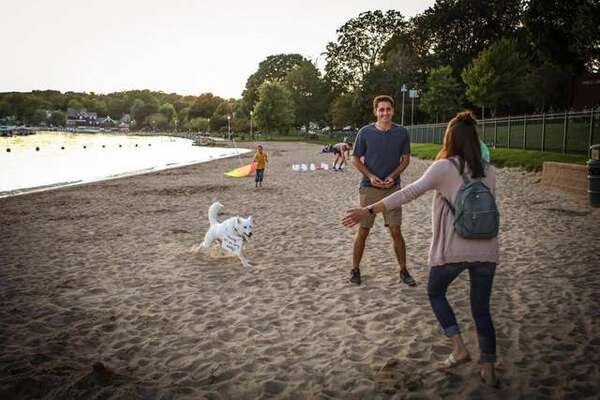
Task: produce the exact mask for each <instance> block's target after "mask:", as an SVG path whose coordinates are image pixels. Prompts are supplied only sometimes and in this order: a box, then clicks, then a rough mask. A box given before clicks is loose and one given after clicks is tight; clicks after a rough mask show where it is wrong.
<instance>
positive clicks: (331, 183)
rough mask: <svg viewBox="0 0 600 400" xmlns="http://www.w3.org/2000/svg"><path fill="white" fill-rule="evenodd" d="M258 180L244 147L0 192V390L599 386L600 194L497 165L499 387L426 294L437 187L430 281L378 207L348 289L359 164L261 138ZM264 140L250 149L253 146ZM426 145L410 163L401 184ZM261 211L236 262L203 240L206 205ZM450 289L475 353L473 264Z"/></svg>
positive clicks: (124, 393)
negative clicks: (409, 281)
mask: <svg viewBox="0 0 600 400" xmlns="http://www.w3.org/2000/svg"><path fill="white" fill-rule="evenodd" d="M265 149H266V151H267V152H268V153H269V158H270V161H271V163H270V166H269V170H268V171H267V175H266V176H265V183H264V187H263V188H262V189H255V188H254V182H253V180H252V179H251V178H242V179H235V178H227V177H225V176H224V175H223V173H224V172H225V171H228V170H230V169H233V168H235V167H237V166H239V161H238V160H237V159H236V158H233V159H223V160H217V161H213V162H210V163H205V164H198V165H193V166H188V167H183V168H177V169H172V170H168V171H162V172H157V173H152V174H147V175H142V176H136V177H128V178H123V179H117V180H112V181H106V182H99V183H93V184H88V185H83V186H77V187H71V188H64V189H60V190H53V191H48V192H42V193H35V194H29V195H24V196H17V197H11V198H3V199H0V207H1V209H2V212H1V214H0V215H1V216H0V226H1V232H0V399H263V398H264V399H267V398H276V399H478V398H485V399H488V398H490V399H597V398H600V306H599V305H598V299H599V298H600V224H599V221H600V209H593V208H590V207H589V205H588V202H587V198H585V197H577V196H575V195H571V194H566V193H562V192H559V191H554V190H549V189H546V188H545V187H543V186H541V184H540V175H539V174H535V173H527V172H524V171H522V170H519V169H499V170H498V187H497V192H498V201H499V206H500V212H501V218H502V219H501V262H500V264H499V267H498V271H497V275H496V278H495V288H494V292H493V294H492V315H493V317H494V322H495V325H496V332H497V336H498V357H499V363H498V371H499V376H500V379H501V383H502V386H501V388H500V389H492V388H489V387H486V386H485V385H483V384H482V383H481V382H480V380H479V377H478V375H477V372H478V366H477V363H476V362H473V363H471V364H468V365H465V366H462V367H459V368H458V369H457V370H456V371H453V372H452V373H450V374H447V373H443V372H440V371H437V370H436V366H437V364H438V363H439V362H440V361H441V360H443V359H444V358H445V357H446V356H447V354H448V353H449V352H450V345H449V341H448V340H447V339H446V338H445V337H444V336H443V335H442V334H441V332H440V327H439V325H438V323H437V321H436V319H435V317H434V315H433V313H432V311H431V308H430V306H429V301H428V298H427V293H426V286H427V285H426V283H427V276H428V268H427V267H426V260H427V251H428V248H429V241H430V234H431V225H430V224H431V217H430V214H431V198H432V193H429V194H427V195H425V196H423V197H422V198H420V199H418V200H417V201H415V202H413V203H411V204H410V205H408V206H406V207H405V208H404V220H403V232H404V236H405V239H406V243H407V251H408V261H409V269H410V270H411V272H412V273H413V276H414V277H415V279H416V280H417V282H418V286H417V287H416V288H409V287H408V286H406V285H403V284H401V283H399V281H398V277H397V275H398V273H397V263H396V261H395V259H394V256H393V250H392V248H391V240H390V239H389V234H388V233H387V231H386V230H385V229H384V227H383V223H382V221H381V219H379V220H378V221H377V223H376V225H375V227H374V229H373V231H372V233H371V235H370V237H369V239H368V242H367V248H366V251H365V256H364V258H363V264H362V271H363V278H364V283H363V285H362V286H360V287H356V286H351V285H350V284H349V283H348V282H347V279H348V277H349V270H350V267H351V251H352V237H353V233H354V230H353V229H346V228H343V227H342V225H341V223H340V220H341V218H342V216H343V214H344V211H345V210H346V209H347V208H349V207H351V206H354V205H356V204H357V202H358V190H357V187H358V181H359V174H358V172H357V171H356V170H354V169H353V168H351V167H350V168H348V169H347V170H346V171H344V172H333V171H314V172H305V173H298V172H293V171H292V170H291V165H292V163H298V162H308V163H309V162H315V163H317V162H321V161H323V162H329V163H331V161H332V157H331V156H327V155H321V154H319V151H320V149H321V147H320V146H317V145H308V144H293V143H266V144H265ZM251 157H252V155H251V153H250V154H245V155H243V156H242V158H243V159H244V161H248V162H249V161H250V159H251ZM430 163H431V162H430V161H423V160H418V159H414V158H413V159H412V161H411V164H410V166H409V168H408V170H407V171H406V172H405V174H404V177H403V181H404V183H405V184H406V183H408V182H412V181H413V180H415V179H416V178H418V177H419V176H420V174H421V173H422V172H423V171H424V170H425V169H426V168H427V166H428V165H429V164H430ZM216 200H218V201H220V202H221V203H222V204H223V205H224V207H225V208H224V214H223V215H221V219H223V218H226V217H229V216H232V215H238V214H239V215H252V216H253V218H254V223H255V231H254V235H253V237H252V238H251V240H250V241H249V243H248V246H247V256H248V259H249V260H250V262H251V263H252V265H253V268H252V272H250V273H244V271H243V268H242V266H241V264H240V262H239V260H238V259H237V258H235V257H232V256H227V255H225V254H221V253H219V252H218V251H216V249H215V250H214V251H211V252H208V253H207V252H202V251H196V250H195V248H196V247H197V246H198V244H199V243H200V242H201V240H202V238H203V235H204V233H205V232H206V230H207V228H208V219H207V209H208V207H209V206H210V204H211V203H212V202H213V201H216ZM449 299H450V301H451V303H452V304H453V306H454V307H455V311H456V313H457V317H458V319H459V323H460V324H461V326H462V328H463V331H464V332H465V339H466V342H467V346H468V347H469V350H470V352H471V355H472V356H473V358H474V359H475V360H476V359H477V356H478V348H477V337H476V335H475V333H474V325H473V322H472V319H471V316H470V309H469V300H468V299H469V296H468V276H467V274H463V275H462V276H461V277H460V278H459V279H458V280H457V282H455V283H454V285H453V286H452V288H451V292H450V295H449Z"/></svg>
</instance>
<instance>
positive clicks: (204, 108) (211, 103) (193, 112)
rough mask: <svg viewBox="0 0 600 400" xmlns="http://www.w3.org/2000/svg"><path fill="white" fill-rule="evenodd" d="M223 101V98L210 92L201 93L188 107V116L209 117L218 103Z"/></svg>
mask: <svg viewBox="0 0 600 400" xmlns="http://www.w3.org/2000/svg"><path fill="white" fill-rule="evenodd" d="M224 101H225V100H223V99H222V98H220V97H218V96H215V95H213V94H212V93H203V94H201V95H200V96H198V98H196V100H195V101H194V103H193V104H192V106H191V107H190V112H189V117H190V118H196V117H202V118H210V117H211V116H212V115H213V113H214V112H215V110H216V109H217V107H218V106H219V104H221V103H223V102H224Z"/></svg>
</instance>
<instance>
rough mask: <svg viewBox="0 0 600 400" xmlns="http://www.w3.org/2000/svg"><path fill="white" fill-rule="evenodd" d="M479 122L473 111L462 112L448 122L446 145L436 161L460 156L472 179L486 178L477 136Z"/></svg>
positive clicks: (445, 136) (445, 137)
mask: <svg viewBox="0 0 600 400" xmlns="http://www.w3.org/2000/svg"><path fill="white" fill-rule="evenodd" d="M476 126H477V121H476V120H475V117H474V116H473V113H472V112H471V111H462V112H459V113H458V114H456V116H455V117H454V118H452V119H451V120H450V122H448V127H447V128H446V134H445V135H444V144H443V145H442V148H441V149H440V151H439V153H438V154H437V156H436V157H435V159H436V160H441V159H445V158H450V157H453V156H459V157H460V158H462V159H463V160H464V161H465V162H466V163H467V165H468V166H469V169H470V170H471V177H473V178H481V177H484V176H485V171H484V165H483V159H482V158H481V144H480V143H479V135H478V134H477V127H476Z"/></svg>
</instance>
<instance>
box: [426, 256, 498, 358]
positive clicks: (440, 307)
mask: <svg viewBox="0 0 600 400" xmlns="http://www.w3.org/2000/svg"><path fill="white" fill-rule="evenodd" d="M465 269H467V270H469V280H470V283H471V291H470V297H471V314H472V315H473V319H474V320H475V327H476V329H477V336H478V338H479V350H480V352H481V355H480V358H479V361H480V362H482V363H484V362H487V363H495V362H496V331H495V330H494V324H493V322H492V316H491V314H490V295H491V292H492V284H493V281H494V274H495V272H496V264H495V263H489V262H474V263H451V264H446V265H443V266H438V267H433V268H431V269H430V272H429V282H428V284H427V294H428V295H429V302H430V303H431V308H432V309H433V313H434V314H435V316H436V318H437V319H438V321H439V322H440V325H442V328H443V329H444V333H445V334H446V336H448V337H452V336H455V335H457V334H459V333H460V329H459V327H458V323H457V322H456V317H455V316H454V311H453V310H452V307H451V306H450V303H448V300H447V299H446V291H447V289H448V286H450V284H451V283H452V281H454V279H455V278H456V277H457V276H458V275H459V274H460V273H461V272H463V271H464V270H465Z"/></svg>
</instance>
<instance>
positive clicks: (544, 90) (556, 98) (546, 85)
mask: <svg viewBox="0 0 600 400" xmlns="http://www.w3.org/2000/svg"><path fill="white" fill-rule="evenodd" d="M572 77H573V73H572V71H571V70H570V67H568V66H567V67H561V66H558V65H556V64H552V63H551V62H549V61H546V62H544V63H543V64H542V65H540V66H539V67H533V68H532V69H531V71H530V72H529V74H527V78H526V79H525V82H526V84H525V90H526V92H527V101H528V103H529V104H531V105H532V106H533V107H534V109H535V110H536V111H539V112H544V111H546V110H547V109H548V108H554V109H566V108H568V106H569V89H570V84H571V79H572Z"/></svg>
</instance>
